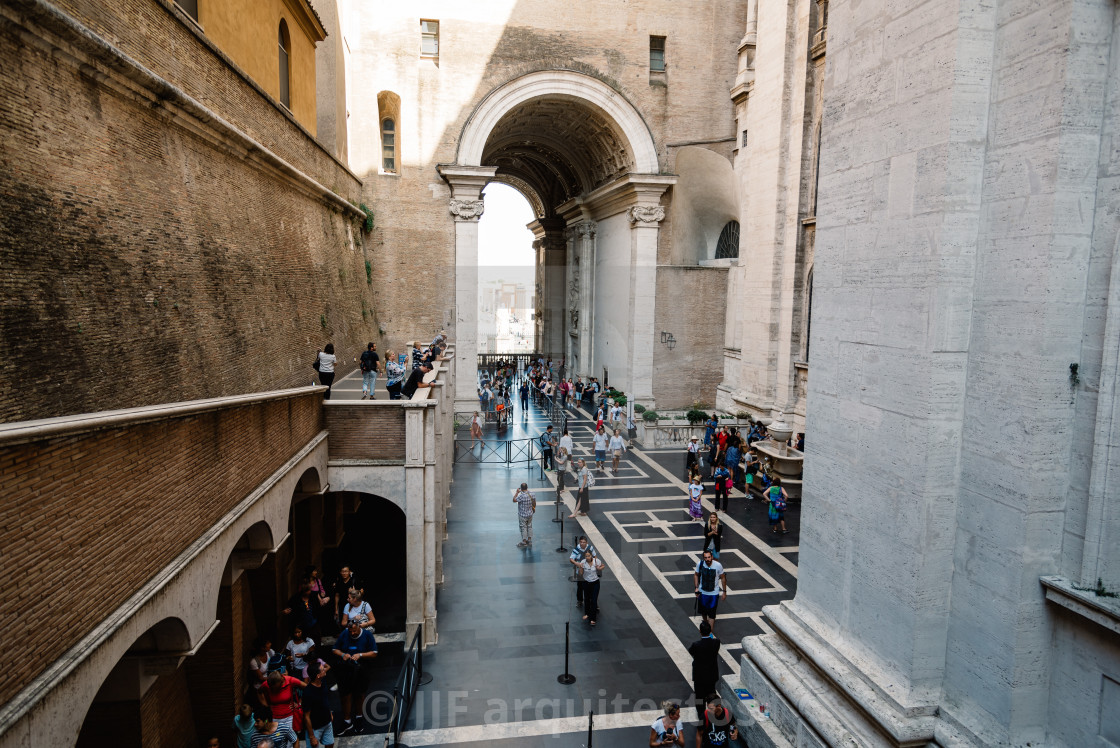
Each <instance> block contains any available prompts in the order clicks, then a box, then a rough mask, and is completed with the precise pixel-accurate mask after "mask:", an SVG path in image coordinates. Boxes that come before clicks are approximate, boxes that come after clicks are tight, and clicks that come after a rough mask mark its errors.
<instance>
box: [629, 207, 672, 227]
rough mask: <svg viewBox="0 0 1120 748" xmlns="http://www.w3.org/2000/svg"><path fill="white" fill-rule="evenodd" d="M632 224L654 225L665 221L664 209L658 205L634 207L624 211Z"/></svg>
mask: <svg viewBox="0 0 1120 748" xmlns="http://www.w3.org/2000/svg"><path fill="white" fill-rule="evenodd" d="M626 217H627V218H629V219H630V223H632V224H654V225H655V226H654V227H656V224H659V223H661V222H662V221H664V220H665V208H664V207H662V206H660V205H635V206H634V207H633V208H630V210H628V211H626Z"/></svg>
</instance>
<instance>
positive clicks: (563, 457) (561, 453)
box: [556, 439, 571, 501]
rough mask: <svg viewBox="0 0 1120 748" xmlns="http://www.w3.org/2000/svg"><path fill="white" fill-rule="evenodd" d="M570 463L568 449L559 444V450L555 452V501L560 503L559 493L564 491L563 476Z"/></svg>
mask: <svg viewBox="0 0 1120 748" xmlns="http://www.w3.org/2000/svg"><path fill="white" fill-rule="evenodd" d="M561 441H563V439H561ZM570 462H571V455H570V454H569V453H568V449H567V448H566V447H565V446H564V445H563V444H561V445H560V449H558V450H556V501H560V492H561V491H563V490H564V476H565V474H566V473H567V472H568V465H569V464H570Z"/></svg>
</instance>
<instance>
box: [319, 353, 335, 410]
mask: <svg viewBox="0 0 1120 748" xmlns="http://www.w3.org/2000/svg"><path fill="white" fill-rule="evenodd" d="M316 356H318V358H319V384H321V385H323V386H324V387H326V388H327V394H325V395H323V399H324V400H330V399H331V385H332V384H333V383H334V363H335V361H336V360H337V359H335V357H334V343H327V345H326V346H325V347H324V348H323V350H321V351H319V352H317V353H316Z"/></svg>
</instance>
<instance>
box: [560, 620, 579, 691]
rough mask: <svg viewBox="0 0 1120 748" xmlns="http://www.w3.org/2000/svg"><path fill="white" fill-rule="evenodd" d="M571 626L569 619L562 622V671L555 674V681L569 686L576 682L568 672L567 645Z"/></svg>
mask: <svg viewBox="0 0 1120 748" xmlns="http://www.w3.org/2000/svg"><path fill="white" fill-rule="evenodd" d="M571 626H572V623H571V621H568V622H567V623H565V624H564V672H563V674H561V675H558V676H556V681H557V682H558V683H563V684H564V685H565V686H570V685H571V684H573V683H575V682H576V677H575V676H574V675H572V674H571V673H569V672H568V645H569V641H570V639H571V637H570V634H569V630H570V629H571Z"/></svg>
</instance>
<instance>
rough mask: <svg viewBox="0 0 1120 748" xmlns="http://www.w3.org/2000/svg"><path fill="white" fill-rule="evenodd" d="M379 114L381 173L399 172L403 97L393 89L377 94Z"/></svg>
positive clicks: (401, 145)
mask: <svg viewBox="0 0 1120 748" xmlns="http://www.w3.org/2000/svg"><path fill="white" fill-rule="evenodd" d="M377 116H378V120H379V121H380V123H381V170H380V171H381V173H382V174H398V173H400V170H399V169H398V168H397V163H398V162H400V156H401V154H402V153H403V151H401V148H402V147H403V143H401V127H400V123H401V97H400V96H398V95H397V94H395V93H393V92H392V91H382V92H380V93H379V94H377Z"/></svg>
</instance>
